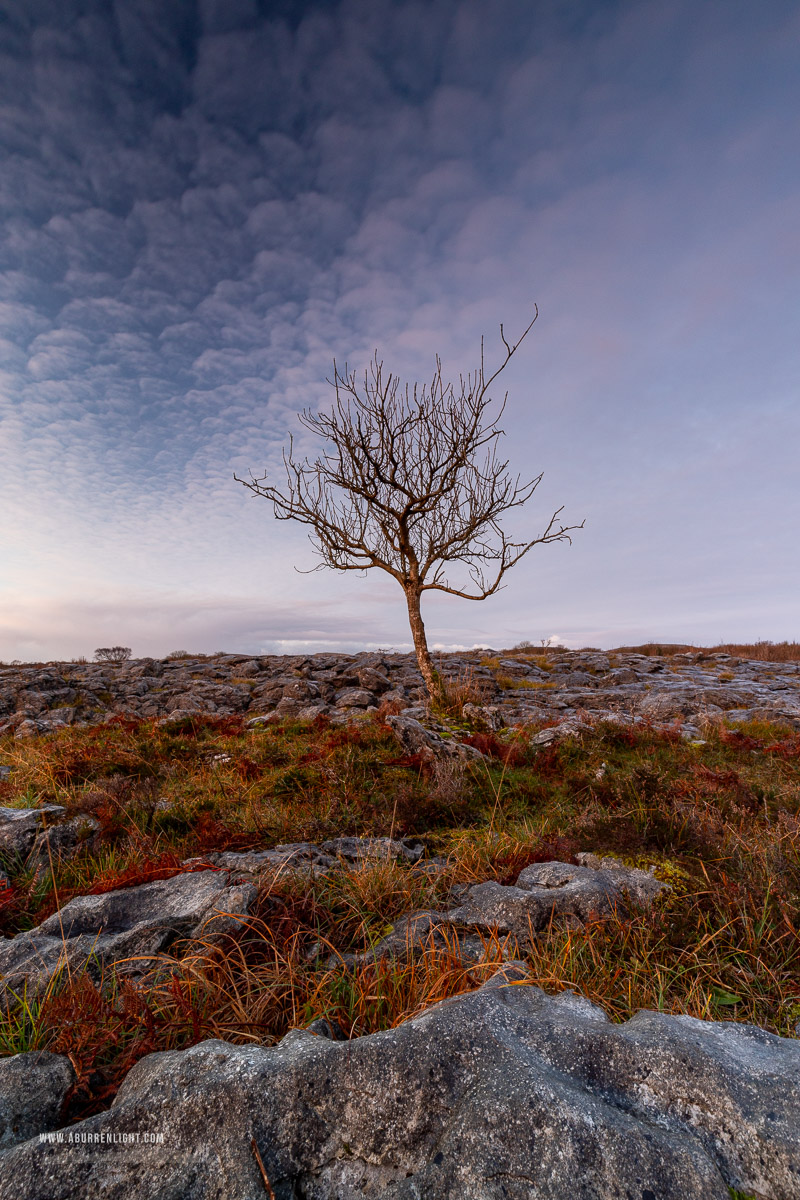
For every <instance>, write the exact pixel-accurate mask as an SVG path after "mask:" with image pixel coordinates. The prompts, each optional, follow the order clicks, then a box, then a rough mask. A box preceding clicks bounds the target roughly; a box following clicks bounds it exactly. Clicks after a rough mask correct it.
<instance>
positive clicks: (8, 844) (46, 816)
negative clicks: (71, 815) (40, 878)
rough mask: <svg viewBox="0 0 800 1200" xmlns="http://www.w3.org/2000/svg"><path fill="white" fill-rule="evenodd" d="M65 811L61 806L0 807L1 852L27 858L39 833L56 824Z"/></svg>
mask: <svg viewBox="0 0 800 1200" xmlns="http://www.w3.org/2000/svg"><path fill="white" fill-rule="evenodd" d="M64 811H65V810H64V808H63V807H62V806H61V805H60V804H42V805H41V807H39V808H3V807H0V851H5V852H6V853H8V854H12V855H15V856H19V857H20V858H25V857H27V854H28V852H29V851H30V849H31V846H32V845H33V843H34V839H35V838H36V835H37V833H38V832H39V831H40V830H41V829H42V828H45V827H49V826H50V825H51V824H55V823H56V822H57V821H58V819H59V818H60V817H63V815H64Z"/></svg>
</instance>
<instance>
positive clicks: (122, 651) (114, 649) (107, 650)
mask: <svg viewBox="0 0 800 1200" xmlns="http://www.w3.org/2000/svg"><path fill="white" fill-rule="evenodd" d="M130 656H131V648H130V646H101V647H100V649H99V650H95V652H94V657H95V662H110V663H124V662H127V661H128V659H129V658H130Z"/></svg>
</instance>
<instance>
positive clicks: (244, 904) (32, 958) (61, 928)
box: [0, 870, 256, 994]
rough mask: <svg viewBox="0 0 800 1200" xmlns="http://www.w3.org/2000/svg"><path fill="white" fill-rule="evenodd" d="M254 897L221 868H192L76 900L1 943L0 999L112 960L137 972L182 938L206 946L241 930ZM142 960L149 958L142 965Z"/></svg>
mask: <svg viewBox="0 0 800 1200" xmlns="http://www.w3.org/2000/svg"><path fill="white" fill-rule="evenodd" d="M255 898H256V889H255V887H254V886H253V885H252V884H249V883H246V884H234V885H232V886H229V876H228V874H227V872H224V871H215V870H210V871H194V872H186V873H184V874H181V875H174V876H173V877H172V878H171V879H158V880H155V881H153V882H152V883H144V884H141V885H139V886H138V887H131V888H120V889H118V890H117V891H114V892H106V893H105V894H103V895H99V896H78V897H76V898H75V899H74V900H70V901H69V903H68V904H65V905H64V907H63V908H61V909H59V910H58V912H56V913H53V915H52V916H51V917H48V918H47V920H46V921H44V922H43V923H42V924H41V925H39V926H38V927H37V928H36V929H33V930H30V931H27V932H24V933H18V934H17V935H16V937H13V938H7V939H3V940H2V941H0V994H3V993H4V992H5V991H6V989H8V988H10V989H12V990H13V991H15V992H18V991H20V989H21V988H23V987H27V989H28V993H29V994H34V993H38V992H41V991H43V990H44V989H45V988H46V987H47V984H48V983H49V981H50V980H51V979H52V978H53V976H54V975H56V974H57V973H59V972H60V971H62V970H70V971H74V970H79V969H80V968H82V967H84V966H86V968H87V970H88V971H89V972H90V974H97V973H98V972H99V970H100V968H101V966H102V965H103V964H110V963H115V964H116V965H117V969H118V971H120V972H121V973H123V974H140V973H142V971H143V970H145V969H146V967H147V965H148V963H147V961H146V960H147V959H148V958H150V957H151V956H153V955H156V954H160V953H165V952H166V951H167V950H168V949H169V948H170V947H171V946H172V944H173V943H174V942H176V941H177V940H178V939H188V940H195V941H197V940H202V941H204V942H208V941H209V940H211V941H213V940H214V939H216V938H219V937H221V936H223V935H224V934H225V933H228V932H231V931H232V929H233V928H235V927H237V926H238V923H237V922H236V920H235V918H236V916H237V915H238V916H243V915H245V914H246V913H247V912H248V911H249V909H250V906H251V905H252V903H253V901H254V900H255ZM143 960H145V961H143Z"/></svg>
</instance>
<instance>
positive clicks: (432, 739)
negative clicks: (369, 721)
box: [386, 712, 484, 761]
mask: <svg viewBox="0 0 800 1200" xmlns="http://www.w3.org/2000/svg"><path fill="white" fill-rule="evenodd" d="M386 723H387V725H388V726H389V728H390V729H391V730H392V733H393V734H394V735H395V737H396V738H397V740H398V742H399V743H400V745H401V746H402V747H403V749H404V750H405V752H406V754H420V755H422V757H423V758H426V759H428V760H430V761H432V760H433V759H435V758H441V757H457V758H463V759H483V758H484V755H483V754H481V752H480V751H479V750H476V749H475V747H474V746H467V745H464V743H463V742H455V741H446V740H445V739H444V738H443V737H441V736H440V735H439V734H438V733H435V732H434V731H433V730H431V729H426V728H425V726H424V725H423V724H422V723H421V722H420V721H417V720H415V718H414V717H411V716H409V715H408V712H403V713H400V714H399V715H398V716H392V717H387V718H386Z"/></svg>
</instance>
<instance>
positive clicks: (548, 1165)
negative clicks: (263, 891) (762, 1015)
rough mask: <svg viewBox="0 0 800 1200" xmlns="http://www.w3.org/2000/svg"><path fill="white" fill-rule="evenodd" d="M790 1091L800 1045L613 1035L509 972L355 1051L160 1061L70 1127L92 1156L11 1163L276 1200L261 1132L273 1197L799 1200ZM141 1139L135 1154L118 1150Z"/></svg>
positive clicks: (155, 1197) (89, 1177)
mask: <svg viewBox="0 0 800 1200" xmlns="http://www.w3.org/2000/svg"><path fill="white" fill-rule="evenodd" d="M320 1032H322V1031H321V1030H320ZM798 1081H800V1044H798V1043H797V1042H795V1041H794V1040H792V1039H784V1038H779V1037H776V1036H774V1035H773V1034H769V1033H765V1032H764V1031H762V1030H760V1029H756V1028H755V1027H753V1026H749V1025H740V1024H736V1023H733V1022H730V1023H728V1022H709V1021H698V1020H695V1019H693V1018H691V1017H676V1016H667V1015H666V1014H663V1013H654V1012H642V1013H639V1014H638V1015H637V1016H636V1017H634V1018H633V1019H632V1020H630V1021H627V1022H625V1023H623V1024H613V1023H611V1022H609V1021H608V1019H607V1018H606V1016H605V1014H604V1013H603V1011H602V1010H601V1009H599V1008H597V1007H595V1006H594V1005H592V1004H590V1003H589V1001H587V1000H585V999H582V998H580V997H576V996H573V995H571V994H570V993H562V994H560V995H558V996H547V995H545V993H544V992H542V991H540V990H539V989H538V988H536V987H533V986H531V985H529V984H526V982H525V976H524V973H523V971H522V970H520V968H519V966H518V965H517V964H514V963H509V964H507V965H506V967H505V968H504V970H503V972H502V974H501V975H500V977H499V978H497V979H495V980H494V981H491V982H490V984H489V985H487V986H485V987H483V988H481V989H479V990H478V991H476V992H473V993H471V994H469V995H465V996H458V997H455V998H453V999H451V1000H446V1001H444V1002H442V1003H440V1004H437V1005H435V1006H434V1007H432V1008H430V1009H428V1010H426V1011H425V1012H423V1013H422V1014H421V1015H419V1016H417V1017H415V1018H413V1019H412V1020H410V1021H407V1022H405V1024H403V1025H400V1026H399V1027H397V1028H395V1029H390V1030H386V1031H385V1032H382V1033H375V1034H372V1035H370V1036H367V1037H360V1038H356V1039H354V1040H352V1041H347V1042H339V1041H335V1040H333V1039H331V1038H330V1037H326V1036H315V1034H314V1032H310V1031H308V1030H300V1029H298V1030H294V1031H293V1032H291V1033H290V1034H288V1035H287V1036H286V1037H285V1038H284V1039H283V1041H282V1042H281V1043H280V1044H279V1045H278V1046H275V1047H273V1048H266V1047H263V1046H257V1045H243V1046H234V1045H230V1044H227V1043H225V1042H221V1041H208V1042H201V1043H200V1044H199V1045H196V1046H193V1047H192V1048H191V1049H189V1050H185V1051H169V1052H166V1053H160V1054H151V1055H149V1056H148V1057H147V1058H144V1059H142V1060H141V1061H140V1062H139V1063H137V1065H136V1066H135V1067H134V1068H133V1069H132V1070H131V1071H130V1073H129V1074H128V1076H127V1078H126V1079H125V1081H124V1082H123V1084H122V1087H121V1088H120V1091H119V1093H118V1095H117V1098H116V1100H115V1101H114V1104H113V1106H112V1108H111V1109H110V1110H109V1111H108V1112H104V1113H100V1114H98V1115H96V1116H92V1117H89V1118H88V1119H86V1120H84V1121H82V1122H80V1123H79V1124H78V1125H76V1126H73V1127H71V1128H72V1132H73V1135H74V1136H77V1137H79V1138H82V1139H83V1142H82V1144H81V1146H80V1151H79V1152H78V1151H76V1147H75V1146H74V1145H66V1144H63V1145H59V1144H54V1143H47V1142H39V1141H38V1139H33V1140H30V1141H28V1142H25V1143H24V1144H22V1145H19V1146H16V1147H14V1148H12V1149H10V1150H8V1151H6V1153H5V1154H3V1155H2V1156H0V1193H2V1195H3V1197H4V1200H71V1198H72V1197H75V1196H80V1197H81V1198H82V1200H100V1198H101V1197H102V1200H129V1198H130V1197H131V1196H136V1197H137V1200H165V1198H166V1197H171V1198H175V1200H178V1198H179V1197H180V1198H181V1200H264V1195H265V1192H267V1190H268V1189H267V1187H266V1186H265V1183H264V1177H263V1176H262V1174H261V1169H260V1167H259V1165H258V1163H257V1161H256V1157H255V1155H254V1153H253V1150H252V1143H251V1139H253V1140H254V1142H255V1145H256V1147H257V1149H258V1153H259V1156H260V1158H261V1162H262V1164H263V1170H264V1175H265V1176H266V1178H267V1180H268V1181H269V1189H270V1190H271V1191H272V1193H273V1194H274V1196H275V1200H290V1197H293V1196H304V1197H306V1198H307V1200H368V1198H374V1200H532V1198H533V1197H536V1200H612V1198H613V1200H617V1198H619V1200H623V1198H627V1200H653V1198H657V1200H689V1198H690V1197H691V1198H694V1197H698V1198H699V1197H702V1198H703V1200H729V1198H730V1191H729V1189H730V1188H735V1189H736V1190H737V1191H741V1192H744V1193H746V1194H747V1195H757V1196H763V1197H771V1198H773V1200H796V1198H797V1197H798V1195H800V1082H798ZM131 1130H135V1131H137V1132H138V1134H139V1137H140V1141H139V1143H138V1144H136V1145H133V1146H131V1145H126V1144H124V1142H123V1141H122V1139H121V1138H119V1137H117V1138H116V1139H115V1135H120V1134H123V1133H124V1132H126V1131H131ZM159 1135H162V1136H163V1142H162V1143H156V1144H151V1143H146V1142H145V1139H146V1138H148V1137H158V1136H159ZM101 1139H102V1140H101Z"/></svg>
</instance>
